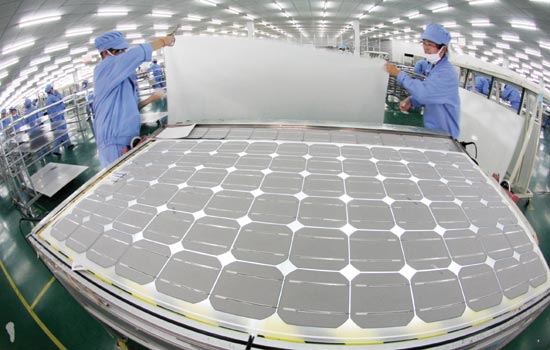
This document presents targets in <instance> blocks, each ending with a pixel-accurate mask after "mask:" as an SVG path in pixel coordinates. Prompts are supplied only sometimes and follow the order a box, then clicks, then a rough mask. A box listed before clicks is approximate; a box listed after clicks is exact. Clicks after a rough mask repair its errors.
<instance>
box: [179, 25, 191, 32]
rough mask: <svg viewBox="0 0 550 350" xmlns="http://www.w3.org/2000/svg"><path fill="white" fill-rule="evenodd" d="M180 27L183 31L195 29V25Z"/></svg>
mask: <svg viewBox="0 0 550 350" xmlns="http://www.w3.org/2000/svg"><path fill="white" fill-rule="evenodd" d="M180 29H181V30H183V31H191V30H193V26H181V27H180Z"/></svg>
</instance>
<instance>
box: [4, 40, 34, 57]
mask: <svg viewBox="0 0 550 350" xmlns="http://www.w3.org/2000/svg"><path fill="white" fill-rule="evenodd" d="M32 45H34V39H29V40H25V41H21V42H19V43H18V44H14V45H9V46H6V47H4V48H3V49H2V55H5V54H8V53H10V52H14V51H17V50H21V49H24V48H26V47H29V46H32Z"/></svg>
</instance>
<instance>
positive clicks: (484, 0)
mask: <svg viewBox="0 0 550 350" xmlns="http://www.w3.org/2000/svg"><path fill="white" fill-rule="evenodd" d="M494 2H496V0H473V1H469V2H468V4H470V5H486V4H491V3H494Z"/></svg>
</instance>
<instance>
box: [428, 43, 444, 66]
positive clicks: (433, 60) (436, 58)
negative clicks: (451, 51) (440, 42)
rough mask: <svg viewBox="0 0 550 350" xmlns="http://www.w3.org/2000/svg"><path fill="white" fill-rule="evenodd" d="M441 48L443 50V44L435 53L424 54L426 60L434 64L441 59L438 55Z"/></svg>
mask: <svg viewBox="0 0 550 350" xmlns="http://www.w3.org/2000/svg"><path fill="white" fill-rule="evenodd" d="M441 50H443V46H442V47H441V48H440V49H439V51H437V53H429V54H426V60H427V61H428V62H430V63H431V64H436V63H437V62H439V60H440V59H441V57H439V54H440V53H441Z"/></svg>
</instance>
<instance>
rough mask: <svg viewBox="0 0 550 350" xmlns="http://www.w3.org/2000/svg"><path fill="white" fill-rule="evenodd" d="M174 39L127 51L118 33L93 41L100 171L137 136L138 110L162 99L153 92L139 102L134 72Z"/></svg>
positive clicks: (160, 95)
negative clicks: (96, 53) (95, 57)
mask: <svg viewBox="0 0 550 350" xmlns="http://www.w3.org/2000/svg"><path fill="white" fill-rule="evenodd" d="M175 41H176V39H175V37H174V36H173V35H168V36H166V37H164V38H160V39H157V40H154V41H153V42H151V43H146V44H141V45H138V46H136V47H134V48H132V49H130V50H128V51H126V50H127V49H128V46H129V45H128V43H127V42H126V39H125V38H124V36H123V35H122V33H120V32H107V33H104V34H102V35H100V36H98V37H97V38H96V39H95V47H96V49H97V50H98V51H99V54H100V56H101V62H99V64H98V65H97V66H96V67H95V70H94V95H95V98H94V102H93V111H94V130H95V135H96V143H97V152H98V155H99V161H100V163H101V167H103V168H104V167H106V166H107V165H109V164H110V163H112V162H113V161H115V160H116V159H117V158H119V157H120V156H121V155H122V154H123V152H124V151H125V150H128V149H129V145H130V143H131V141H132V139H133V138H134V137H137V136H139V130H140V126H141V117H140V114H139V110H140V109H141V108H143V107H145V106H146V105H147V104H149V103H151V102H154V101H156V100H159V99H160V98H162V97H164V93H163V92H155V93H154V94H153V95H151V96H150V97H149V98H147V99H146V100H144V101H139V97H138V84H137V78H136V69H137V68H138V67H139V66H140V65H141V64H142V63H143V62H146V61H150V60H151V55H152V52H153V51H154V50H158V49H160V48H163V47H165V46H172V45H174V43H175Z"/></svg>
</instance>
